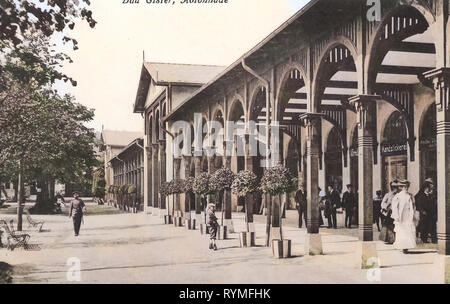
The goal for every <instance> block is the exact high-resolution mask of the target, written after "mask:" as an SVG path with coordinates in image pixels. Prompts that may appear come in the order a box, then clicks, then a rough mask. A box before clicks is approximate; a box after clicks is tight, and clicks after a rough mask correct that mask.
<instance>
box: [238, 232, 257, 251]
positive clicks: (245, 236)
mask: <svg viewBox="0 0 450 304" xmlns="http://www.w3.org/2000/svg"><path fill="white" fill-rule="evenodd" d="M239 243H240V245H241V247H242V248H244V247H254V246H255V233H254V232H245V231H244V232H241V233H239Z"/></svg>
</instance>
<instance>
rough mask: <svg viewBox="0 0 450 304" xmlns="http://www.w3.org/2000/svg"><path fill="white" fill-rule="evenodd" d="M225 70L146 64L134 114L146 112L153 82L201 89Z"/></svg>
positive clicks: (194, 65) (220, 68)
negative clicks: (149, 91) (146, 100)
mask: <svg viewBox="0 0 450 304" xmlns="http://www.w3.org/2000/svg"><path fill="white" fill-rule="evenodd" d="M224 69H225V67H224V66H217V65H200V64H183V63H162V62H144V63H143V64H142V70H141V77H140V79H139V85H138V89H137V94H136V100H135V103H134V112H135V113H142V112H143V111H144V106H145V99H146V98H147V94H148V90H149V88H150V83H151V81H154V83H155V84H156V85H157V86H167V85H169V84H170V85H179V86H198V87H201V86H202V85H204V84H205V83H207V82H208V81H210V80H211V79H213V78H214V77H216V76H217V75H218V74H219V73H221V72H222V71H223V70H224Z"/></svg>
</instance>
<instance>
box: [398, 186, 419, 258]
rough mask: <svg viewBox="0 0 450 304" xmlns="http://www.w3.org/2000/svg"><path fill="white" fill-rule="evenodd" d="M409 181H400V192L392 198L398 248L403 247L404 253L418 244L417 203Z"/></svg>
mask: <svg viewBox="0 0 450 304" xmlns="http://www.w3.org/2000/svg"><path fill="white" fill-rule="evenodd" d="M409 185H410V183H409V181H407V180H401V181H399V182H398V186H399V189H400V192H399V193H397V194H396V195H395V196H394V198H393V199H392V218H393V219H394V225H395V227H394V232H395V242H394V246H395V247H396V248H397V249H402V250H403V253H408V250H409V249H412V248H415V247H416V246H417V244H416V224H417V220H418V219H417V218H416V215H415V212H416V204H415V201H414V196H413V195H412V194H411V193H409V192H408V190H409Z"/></svg>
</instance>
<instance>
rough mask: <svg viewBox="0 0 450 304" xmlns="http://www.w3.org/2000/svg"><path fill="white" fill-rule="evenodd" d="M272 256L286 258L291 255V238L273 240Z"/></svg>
mask: <svg viewBox="0 0 450 304" xmlns="http://www.w3.org/2000/svg"><path fill="white" fill-rule="evenodd" d="M272 252H273V256H274V257H275V258H277V259H286V258H290V257H291V240H273V241H272Z"/></svg>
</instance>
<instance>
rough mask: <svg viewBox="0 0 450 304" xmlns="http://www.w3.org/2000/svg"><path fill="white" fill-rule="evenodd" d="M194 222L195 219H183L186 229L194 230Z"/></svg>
mask: <svg viewBox="0 0 450 304" xmlns="http://www.w3.org/2000/svg"><path fill="white" fill-rule="evenodd" d="M195 224H196V221H195V219H190V220H185V221H184V226H185V227H186V229H187V230H195V228H196V227H195Z"/></svg>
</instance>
